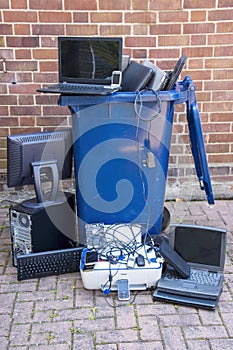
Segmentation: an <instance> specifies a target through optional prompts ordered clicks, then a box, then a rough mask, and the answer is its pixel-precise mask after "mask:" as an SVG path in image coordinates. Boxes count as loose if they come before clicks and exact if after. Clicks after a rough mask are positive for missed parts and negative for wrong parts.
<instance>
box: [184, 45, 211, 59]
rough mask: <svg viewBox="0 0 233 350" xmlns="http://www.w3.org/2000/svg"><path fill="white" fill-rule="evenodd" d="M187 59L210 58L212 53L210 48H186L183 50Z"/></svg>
mask: <svg viewBox="0 0 233 350" xmlns="http://www.w3.org/2000/svg"><path fill="white" fill-rule="evenodd" d="M183 53H184V55H186V56H187V57H210V56H212V53H213V48H212V47H208V46H207V47H201V46H200V47H197V46H196V47H186V48H184V50H183Z"/></svg>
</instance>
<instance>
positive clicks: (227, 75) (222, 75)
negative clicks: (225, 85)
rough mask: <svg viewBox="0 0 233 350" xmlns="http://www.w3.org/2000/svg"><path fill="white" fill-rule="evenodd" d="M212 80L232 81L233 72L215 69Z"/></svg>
mask: <svg viewBox="0 0 233 350" xmlns="http://www.w3.org/2000/svg"><path fill="white" fill-rule="evenodd" d="M213 79H214V80H216V79H217V80H228V79H230V80H233V70H230V69H216V70H214V71H213Z"/></svg>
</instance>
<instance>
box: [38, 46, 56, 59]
mask: <svg viewBox="0 0 233 350" xmlns="http://www.w3.org/2000/svg"><path fill="white" fill-rule="evenodd" d="M57 56H58V54H57V49H54V48H51V49H50V48H48V49H40V48H38V49H34V50H33V57H34V58H35V59H37V60H40V59H42V60H44V59H50V60H51V59H57Z"/></svg>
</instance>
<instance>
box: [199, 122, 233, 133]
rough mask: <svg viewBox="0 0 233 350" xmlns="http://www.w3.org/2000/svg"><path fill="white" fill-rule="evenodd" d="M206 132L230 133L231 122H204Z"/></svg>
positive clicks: (203, 126) (203, 128)
mask: <svg viewBox="0 0 233 350" xmlns="http://www.w3.org/2000/svg"><path fill="white" fill-rule="evenodd" d="M202 130H203V132H204V133H211V132H212V133H213V132H214V133H228V132H230V125H229V123H202Z"/></svg>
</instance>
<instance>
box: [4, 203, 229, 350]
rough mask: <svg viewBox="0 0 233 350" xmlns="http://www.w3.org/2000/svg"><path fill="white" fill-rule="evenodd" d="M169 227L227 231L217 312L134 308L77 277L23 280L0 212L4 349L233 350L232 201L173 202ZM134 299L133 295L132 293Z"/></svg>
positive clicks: (153, 305)
mask: <svg viewBox="0 0 233 350" xmlns="http://www.w3.org/2000/svg"><path fill="white" fill-rule="evenodd" d="M167 207H168V208H169V209H170V212H171V221H172V222H173V223H175V222H183V223H196V224H203V225H208V226H216V227H224V228H226V229H227V231H228V234H227V256H226V264H225V281H224V288H223V292H222V295H221V298H220V300H219V303H218V307H217V309H216V310H215V311H207V310H203V309H197V308H191V307H185V306H178V305H174V304H168V303H162V302H153V301H152V297H151V292H149V291H148V292H147V291H146V292H141V293H139V294H138V295H137V296H136V299H135V302H134V303H133V304H132V305H124V304H123V305H122V304H121V307H116V308H113V307H112V306H110V305H119V303H120V302H119V301H118V299H117V298H116V294H112V295H110V296H108V297H107V300H106V297H105V296H103V295H102V293H101V292H100V291H89V290H85V289H84V288H83V286H82V281H81V278H80V275H79V273H74V274H67V275H61V276H57V277H46V278H41V279H33V280H27V281H22V282H18V281H17V277H16V268H14V267H13V266H12V262H11V246H10V233H9V218H8V208H7V207H5V208H4V207H1V208H0V238H1V243H0V271H1V276H0V344H1V345H0V349H1V350H5V349H8V350H16V349H17V350H28V349H30V350H33V349H38V350H50V349H54V350H74V349H75V350H85V349H88V350H91V349H95V350H110V349H111V350H131V349H132V350H144V349H145V350H146V349H147V350H148V349H149V350H150V349H155V350H173V349H174V350H183V349H189V350H193V349H195V350H198V349H201V350H219V349H221V350H226V349H229V350H230V349H233V308H232V305H233V299H232V296H233V239H232V236H233V215H232V213H233V201H230V200H228V201H221V200H219V201H217V202H216V204H215V205H214V206H212V207H211V206H209V205H208V204H207V203H206V202H205V201H203V202H202V201H199V202H190V203H186V202H170V203H168V204H167ZM132 294H133V293H132Z"/></svg>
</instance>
